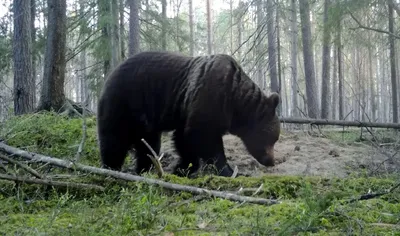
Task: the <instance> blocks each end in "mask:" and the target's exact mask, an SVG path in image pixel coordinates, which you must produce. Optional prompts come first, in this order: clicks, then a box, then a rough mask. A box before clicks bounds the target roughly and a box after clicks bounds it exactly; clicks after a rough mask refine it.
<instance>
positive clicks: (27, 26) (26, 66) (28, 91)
mask: <svg viewBox="0 0 400 236" xmlns="http://www.w3.org/2000/svg"><path fill="white" fill-rule="evenodd" d="M30 7H31V2H30V1H27V0H14V1H13V10H14V34H13V63H14V113H15V115H22V114H26V113H29V112H32V111H33V109H34V101H35V99H34V96H35V93H34V88H35V86H34V85H35V81H34V78H33V73H32V31H31V27H32V26H31V20H32V19H31V9H30Z"/></svg>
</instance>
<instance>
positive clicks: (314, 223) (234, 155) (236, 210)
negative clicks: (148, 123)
mask: <svg viewBox="0 0 400 236" xmlns="http://www.w3.org/2000/svg"><path fill="white" fill-rule="evenodd" d="M305 127H307V126H304V127H301V128H305ZM361 134H362V135H361ZM81 138H82V120H81V119H78V118H67V117H61V116H59V115H57V114H54V113H41V114H34V115H25V116H19V117H14V118H12V119H10V120H9V121H7V122H5V123H2V124H0V141H4V142H5V143H6V144H7V145H10V146H14V147H17V148H20V149H23V150H27V151H31V152H36V153H41V154H44V155H48V156H52V157H56V158H60V159H68V160H71V159H73V158H74V157H75V155H76V152H77V149H78V147H79V144H80V142H81ZM399 140H400V139H399V135H398V133H397V131H393V130H385V129H379V130H373V131H371V133H369V132H366V131H365V130H363V131H362V132H361V129H356V128H353V129H351V128H346V129H344V130H342V129H338V128H335V129H321V132H319V131H318V130H313V131H312V130H307V128H306V129H305V130H299V129H297V130H294V129H293V128H289V127H284V128H283V130H282V133H281V138H280V140H279V142H278V143H277V144H276V147H275V153H276V160H277V162H276V166H274V167H263V166H261V165H260V164H258V162H257V161H256V160H255V159H254V158H253V157H251V156H250V155H249V154H248V153H247V151H246V149H245V148H244V146H243V144H242V142H241V141H240V139H238V138H237V137H235V136H232V135H227V136H225V137H224V145H225V151H226V155H227V158H228V161H229V163H230V164H231V166H232V167H233V166H235V165H236V166H237V167H238V169H239V174H241V175H242V176H239V177H237V178H225V177H219V176H213V175H208V174H204V173H203V174H204V175H203V174H202V175H199V176H198V177H197V178H180V177H177V176H174V175H170V174H168V172H169V171H171V170H172V168H173V166H174V165H175V164H176V161H177V156H176V153H175V152H174V148H173V145H172V142H171V139H170V136H169V134H166V135H164V136H163V143H162V152H164V153H165V157H164V158H163V159H162V162H163V167H164V170H165V171H166V172H167V174H166V175H164V176H163V177H161V178H160V179H161V180H163V181H166V182H170V183H177V184H182V185H187V186H194V187H199V188H205V189H211V190H219V191H224V192H229V193H235V194H239V195H244V196H253V197H259V198H264V199H274V200H278V201H280V203H279V204H274V205H258V204H253V203H249V202H235V201H230V200H226V199H222V198H217V197H211V196H208V195H201V196H199V195H196V194H192V193H189V192H181V191H172V190H168V189H165V188H162V187H159V186H155V185H149V184H145V183H138V182H132V181H124V180H118V179H114V178H110V177H104V176H99V175H95V174H91V173H84V172H81V171H76V170H66V169H63V168H57V167H52V166H51V165H48V164H43V163H34V162H33V163H32V162H24V163H25V164H26V165H29V166H31V168H34V169H35V170H36V171H37V172H39V173H40V174H41V175H42V176H45V177H46V178H47V179H52V180H58V181H70V182H74V183H86V184H95V185H99V186H102V187H103V188H104V190H101V191H95V190H92V189H88V188H66V187H56V186H51V187H49V186H43V185H38V184H33V185H32V184H27V183H22V182H13V181H8V180H1V178H0V225H1V227H0V235H85V236H86V235H166V236H167V235H168V236H172V235H400V204H399V202H400V187H398V186H399V181H400V175H399V170H400V167H399V166H400V165H399V161H400V155H399V154H398V153H397V151H398V150H400V149H399V145H398V144H399ZM10 157H11V156H10ZM79 162H80V163H82V164H85V165H91V166H95V167H98V166H99V164H100V163H99V150H98V144H97V138H96V119H95V118H94V117H90V118H88V119H87V137H86V141H85V146H84V149H83V152H82V154H81V159H80V161H79ZM132 166H133V160H132V158H127V159H126V164H125V168H124V169H125V171H129V169H130V168H132ZM4 175H11V176H24V177H25V178H33V177H32V176H31V175H30V174H29V173H27V172H26V171H24V170H23V169H21V168H18V167H17V166H15V165H12V164H10V163H7V162H5V161H4V160H3V161H2V160H0V177H1V176H4ZM243 175H244V176H243ZM145 176H146V177H149V178H159V177H157V176H156V175H155V174H154V173H152V174H146V175H145ZM396 186H397V187H398V188H396ZM389 189H392V190H391V191H388V190H389ZM239 190H241V191H239ZM374 193H381V195H373V194H374Z"/></svg>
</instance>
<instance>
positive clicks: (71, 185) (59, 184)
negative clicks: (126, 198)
mask: <svg viewBox="0 0 400 236" xmlns="http://www.w3.org/2000/svg"><path fill="white" fill-rule="evenodd" d="M0 179H4V180H10V181H14V182H20V183H27V184H42V185H49V186H57V187H68V188H80V189H92V190H98V191H104V187H102V186H98V185H93V184H82V183H71V182H62V181H52V180H49V179H28V178H22V177H18V176H12V175H4V174H0Z"/></svg>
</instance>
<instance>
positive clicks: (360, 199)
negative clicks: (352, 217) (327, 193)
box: [348, 182, 400, 203]
mask: <svg viewBox="0 0 400 236" xmlns="http://www.w3.org/2000/svg"><path fill="white" fill-rule="evenodd" d="M398 187H400V182H399V183H397V184H395V185H394V186H393V187H391V188H390V189H389V190H387V191H385V192H378V193H367V194H364V195H361V196H360V197H358V198H355V199H350V200H349V201H348V203H352V202H356V201H362V200H369V199H372V198H376V197H380V196H383V195H386V194H389V193H391V192H393V191H394V190H395V189H397V188H398Z"/></svg>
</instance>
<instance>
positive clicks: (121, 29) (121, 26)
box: [119, 0, 126, 60]
mask: <svg viewBox="0 0 400 236" xmlns="http://www.w3.org/2000/svg"><path fill="white" fill-rule="evenodd" d="M124 10H125V1H124V0H119V41H120V48H121V60H125V58H126V55H125V37H124V36H125V33H124V32H125V26H124V25H125V24H124V23H125V17H124V15H125V14H124Z"/></svg>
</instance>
